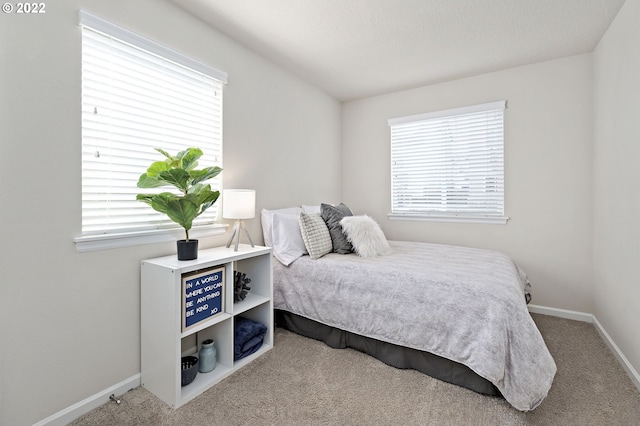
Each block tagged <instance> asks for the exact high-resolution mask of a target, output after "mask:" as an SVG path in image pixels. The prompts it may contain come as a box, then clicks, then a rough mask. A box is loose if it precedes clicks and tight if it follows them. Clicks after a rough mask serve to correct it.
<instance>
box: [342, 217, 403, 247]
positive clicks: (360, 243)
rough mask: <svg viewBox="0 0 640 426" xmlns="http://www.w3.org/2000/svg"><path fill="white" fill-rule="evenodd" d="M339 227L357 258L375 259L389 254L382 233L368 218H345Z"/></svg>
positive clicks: (387, 245) (387, 244) (387, 243)
mask: <svg viewBox="0 0 640 426" xmlns="http://www.w3.org/2000/svg"><path fill="white" fill-rule="evenodd" d="M340 225H342V232H344V234H345V235H346V237H347V240H349V242H350V243H351V244H352V245H353V249H354V250H355V252H356V253H357V254H358V256H362V257H375V256H381V255H384V254H389V253H391V247H390V246H389V242H387V238H386V237H385V236H384V232H382V229H380V226H379V225H378V223H377V222H376V221H375V220H373V219H372V218H370V217H369V216H367V215H363V216H345V217H344V218H342V220H341V221H340Z"/></svg>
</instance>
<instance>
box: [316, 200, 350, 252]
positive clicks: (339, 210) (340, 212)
mask: <svg viewBox="0 0 640 426" xmlns="http://www.w3.org/2000/svg"><path fill="white" fill-rule="evenodd" d="M320 214H321V215H322V219H323V220H324V221H325V222H326V224H327V227H328V228H329V234H330V235H331V244H332V246H333V252H334V253H339V254H348V253H351V252H353V246H352V245H351V243H350V242H349V241H348V240H347V237H346V236H345V235H344V233H343V232H342V225H340V221H341V220H342V218H343V217H345V216H353V213H351V210H350V209H349V207H347V206H346V205H345V204H344V203H340V204H338V205H337V206H332V205H331V204H320Z"/></svg>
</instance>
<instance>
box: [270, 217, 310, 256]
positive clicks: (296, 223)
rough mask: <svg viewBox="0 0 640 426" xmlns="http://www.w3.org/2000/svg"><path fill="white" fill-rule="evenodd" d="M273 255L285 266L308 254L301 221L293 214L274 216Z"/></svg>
mask: <svg viewBox="0 0 640 426" xmlns="http://www.w3.org/2000/svg"><path fill="white" fill-rule="evenodd" d="M272 233H273V255H274V256H275V257H276V259H278V260H279V261H280V263H282V264H283V265H284V266H289V265H290V264H291V263H293V261H294V260H296V259H297V258H299V257H300V256H303V255H305V254H307V249H306V247H305V245H304V241H303V240H302V234H301V233H300V220H299V218H298V216H296V215H293V214H278V213H276V214H274V215H273V228H272Z"/></svg>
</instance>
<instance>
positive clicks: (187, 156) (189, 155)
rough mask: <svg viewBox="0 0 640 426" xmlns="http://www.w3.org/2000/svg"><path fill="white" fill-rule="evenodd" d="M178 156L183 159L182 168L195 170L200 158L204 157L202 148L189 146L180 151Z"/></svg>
mask: <svg viewBox="0 0 640 426" xmlns="http://www.w3.org/2000/svg"><path fill="white" fill-rule="evenodd" d="M177 157H178V158H180V159H181V160H182V168H183V169H185V170H193V169H194V168H195V167H196V166H197V165H198V158H200V157H202V150H201V149H200V148H187V149H186V150H184V151H182V152H180V153H178V155H177Z"/></svg>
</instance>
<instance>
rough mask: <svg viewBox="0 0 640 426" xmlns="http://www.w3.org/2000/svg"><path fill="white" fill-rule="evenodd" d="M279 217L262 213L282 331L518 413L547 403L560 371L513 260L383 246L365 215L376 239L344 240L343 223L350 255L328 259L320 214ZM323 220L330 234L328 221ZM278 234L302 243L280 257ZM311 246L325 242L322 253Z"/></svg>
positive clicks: (479, 252) (458, 250) (404, 244)
mask: <svg viewBox="0 0 640 426" xmlns="http://www.w3.org/2000/svg"><path fill="white" fill-rule="evenodd" d="M323 206H324V205H323ZM282 215H283V216H284V215H287V216H289V217H286V218H283V217H281V218H279V219H278V218H277V216H280V214H277V215H275V216H273V218H274V220H273V221H272V222H271V223H270V224H265V215H264V212H263V231H264V232H265V243H267V244H270V245H272V246H273V247H274V254H276V257H278V261H277V262H274V267H273V281H274V308H275V309H276V319H277V324H278V325H279V326H283V327H286V328H288V329H290V330H293V331H295V332H297V333H300V334H303V335H306V336H309V337H312V338H316V339H320V340H323V341H325V342H326V343H327V344H329V345H331V346H333V347H352V348H355V349H357V350H361V351H363V352H366V353H368V354H370V355H372V356H375V357H377V358H378V359H380V360H382V361H384V362H386V363H387V364H390V365H393V366H396V367H399V368H413V369H416V370H419V371H422V372H424V373H426V374H429V375H430V376H433V377H436V378H439V379H441V380H445V381H447V382H450V383H454V384H457V385H461V386H465V387H467V388H469V389H471V390H474V391H476V392H480V393H484V394H489V395H501V396H502V397H504V399H505V400H506V401H507V402H509V403H510V404H511V405H512V406H513V407H514V408H516V409H518V410H521V411H530V410H533V409H535V408H536V407H537V406H538V405H539V404H540V403H541V402H542V401H543V399H544V398H545V397H546V395H547V393H548V391H549V389H550V387H551V384H552V382H553V378H554V376H555V373H556V365H555V362H554V360H553V358H552V356H551V355H550V353H549V351H548V349H547V347H546V345H545V343H544V340H543V339H542V336H541V335H540V332H539V331H538V329H537V327H536V325H535V323H534V322H533V320H532V318H531V316H530V315H529V312H528V310H527V306H526V304H527V301H528V298H529V297H530V284H529V283H528V281H527V278H526V275H525V274H524V272H523V271H522V270H521V269H520V268H518V266H517V265H515V264H514V262H513V261H512V260H511V259H510V258H509V257H508V256H506V255H505V254H503V253H500V252H497V251H492V250H484V249H477V248H468V247H459V246H450V245H441V244H431V243H419V242H408V241H387V240H386V239H385V238H384V234H382V231H381V230H380V229H379V227H377V224H375V222H374V221H373V220H372V219H371V218H368V217H366V218H367V221H366V222H367V227H366V229H368V230H369V231H371V232H373V233H371V232H369V233H367V232H365V233H364V234H362V233H361V234H362V235H355V233H354V230H353V228H349V230H350V231H351V235H347V234H349V233H347V232H345V231H346V230H347V229H348V227H347V225H348V224H349V223H351V222H347V221H346V219H345V220H340V221H339V222H340V223H341V224H342V225H343V228H342V231H341V232H342V234H343V236H345V237H347V238H346V239H347V240H348V242H353V243H354V244H353V245H352V247H353V249H352V251H351V252H348V251H347V252H346V253H337V252H335V244H331V249H330V250H329V251H328V252H327V251H326V250H327V248H326V238H327V236H326V234H325V233H324V230H322V232H318V229H321V228H322V222H321V221H319V220H318V216H320V214H319V213H312V212H309V213H305V212H304V211H302V212H301V213H300V214H298V215H297V214H296V213H295V211H294V212H288V213H286V214H285V213H283V214H282ZM345 216H348V215H345ZM309 217H313V220H314V221H315V225H316V227H315V228H313V227H311V232H309V227H307V226H306V225H305V224H304V223H303V218H304V219H307V218H309ZM294 218H295V219H294ZM359 218H360V217H357V218H356V217H353V223H355V222H362V221H360V219H359ZM324 219H325V220H324V223H325V226H327V231H329V228H330V227H331V221H330V220H326V217H325V218H324ZM343 219H344V217H343ZM356 219H358V220H356ZM296 220H297V221H298V223H299V225H298V229H299V231H298V232H300V233H301V237H302V240H303V244H302V246H300V243H299V242H296V243H293V242H292V241H291V240H295V239H297V238H298V236H297V235H296V228H295V227H296V225H295V223H296ZM285 222H286V223H287V224H288V225H287V226H286V228H288V229H287V230H286V232H285V231H282V229H284V228H285V226H284V225H283V224H284V223H285ZM372 222H373V224H372ZM349 226H351V225H349ZM281 228H282V229H281ZM356 230H357V231H358V232H360V231H361V229H356ZM279 232H281V233H282V235H281V236H280V237H283V238H284V239H285V240H287V250H289V251H290V252H291V251H292V250H291V247H292V246H294V245H296V244H297V245H298V249H297V250H298V251H297V252H295V250H294V252H295V253H294V255H292V256H289V257H286V256H285V255H283V254H282V253H283V252H284V251H286V250H285V249H283V247H282V245H281V241H280V237H279V236H278V235H277V234H278V233H279ZM318 233H320V234H322V237H321V238H320V237H318V236H317V234H318ZM305 234H306V235H305ZM292 235H293V236H292ZM381 235H382V236H381ZM330 237H331V235H330V236H329V238H330ZM351 237H353V239H352V238H351ZM358 238H362V241H360V240H358ZM313 239H315V240H318V239H323V240H324V246H325V247H324V248H322V249H321V250H320V252H321V253H322V254H321V255H318V252H317V250H316V249H317V246H318V244H317V241H315V243H314V241H311V240H313ZM372 240H379V243H380V247H376V250H377V251H376V250H374V252H373V254H372V253H369V255H363V253H364V252H365V251H364V250H361V249H362V248H361V247H359V246H360V244H365V245H369V243H370V242H371V241H372ZM374 245H375V244H374ZM302 247H304V249H303V248H302ZM305 250H306V254H305V253H303V254H301V255H300V252H304V251H305ZM354 251H355V253H354ZM280 258H283V259H280ZM284 258H286V259H284ZM292 258H293V260H292Z"/></svg>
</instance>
